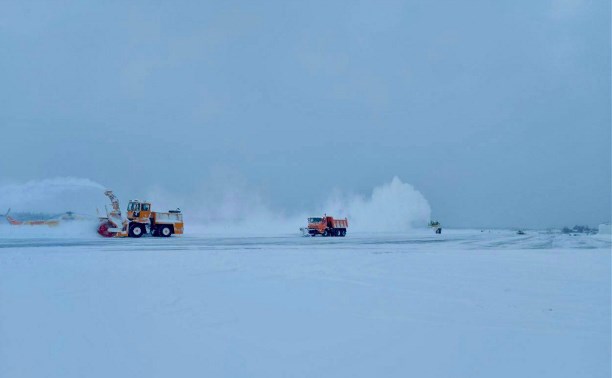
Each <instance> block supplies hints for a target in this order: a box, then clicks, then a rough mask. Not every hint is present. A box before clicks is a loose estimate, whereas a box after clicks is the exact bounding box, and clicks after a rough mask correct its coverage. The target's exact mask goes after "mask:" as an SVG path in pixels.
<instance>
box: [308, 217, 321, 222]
mask: <svg viewBox="0 0 612 378" xmlns="http://www.w3.org/2000/svg"><path fill="white" fill-rule="evenodd" d="M321 220H322V218H308V223H320V222H321Z"/></svg>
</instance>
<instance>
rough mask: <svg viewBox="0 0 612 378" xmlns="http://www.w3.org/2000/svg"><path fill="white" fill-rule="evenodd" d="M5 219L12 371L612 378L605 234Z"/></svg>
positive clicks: (4, 308)
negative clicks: (97, 225)
mask: <svg viewBox="0 0 612 378" xmlns="http://www.w3.org/2000/svg"><path fill="white" fill-rule="evenodd" d="M8 227H9V226H0V228H2V230H0V377H104V378H108V377H148V378H150V377H556V378H557V377H609V376H610V356H611V347H610V332H611V330H610V300H611V296H610V248H611V243H610V240H609V238H605V237H603V238H598V237H596V236H595V237H594V236H567V235H559V234H546V233H538V232H535V231H533V232H528V233H527V235H523V236H519V235H516V234H515V233H514V232H511V231H491V232H480V231H479V230H477V231H452V230H450V231H449V230H445V231H444V233H443V234H442V235H435V234H433V233H431V232H430V231H414V232H410V233H406V234H378V235H365V234H363V235H359V234H349V235H348V236H347V237H346V238H333V239H324V238H303V237H299V236H297V234H296V235H286V236H277V237H226V236H217V237H215V236H207V235H205V234H202V235H199V236H194V235H184V236H182V237H173V238H170V239H158V238H143V239H140V240H134V239H111V240H109V239H102V238H97V237H93V236H86V237H76V238H75V237H71V236H70V235H71V233H70V232H65V233H62V232H61V231H58V230H55V231H47V233H46V234H45V233H43V234H42V236H40V235H39V236H34V235H31V234H29V233H28V234H20V233H19V232H17V231H14V229H10V228H8ZM8 230H10V231H8ZM28 232H30V231H28Z"/></svg>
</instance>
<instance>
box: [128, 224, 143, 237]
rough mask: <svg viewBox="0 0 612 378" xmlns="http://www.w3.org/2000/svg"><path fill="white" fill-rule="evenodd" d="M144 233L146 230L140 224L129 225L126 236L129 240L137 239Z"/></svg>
mask: <svg viewBox="0 0 612 378" xmlns="http://www.w3.org/2000/svg"><path fill="white" fill-rule="evenodd" d="M145 232H146V229H145V227H144V226H143V225H141V224H131V225H130V229H129V231H128V235H129V236H130V237H131V238H139V237H141V236H142V235H144V233H145Z"/></svg>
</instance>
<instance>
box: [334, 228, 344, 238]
mask: <svg viewBox="0 0 612 378" xmlns="http://www.w3.org/2000/svg"><path fill="white" fill-rule="evenodd" d="M334 236H338V237H340V236H342V230H340V229H336V235H334Z"/></svg>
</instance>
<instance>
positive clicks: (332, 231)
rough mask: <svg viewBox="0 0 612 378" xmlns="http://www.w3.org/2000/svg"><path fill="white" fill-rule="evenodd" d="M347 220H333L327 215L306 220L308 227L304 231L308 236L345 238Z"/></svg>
mask: <svg viewBox="0 0 612 378" xmlns="http://www.w3.org/2000/svg"><path fill="white" fill-rule="evenodd" d="M347 228H348V219H346V218H344V219H334V217H330V216H328V215H327V214H325V215H323V216H322V217H320V218H318V217H314V218H308V226H307V227H306V229H305V230H304V231H305V233H306V234H307V235H310V236H317V235H321V236H325V237H327V236H339V237H344V236H346V229H347Z"/></svg>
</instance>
